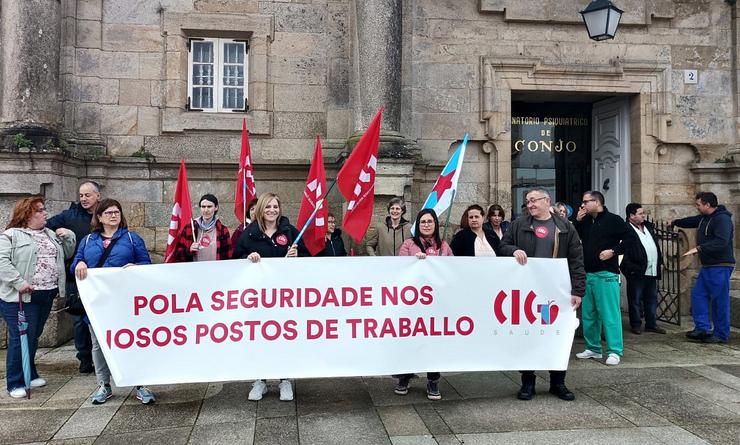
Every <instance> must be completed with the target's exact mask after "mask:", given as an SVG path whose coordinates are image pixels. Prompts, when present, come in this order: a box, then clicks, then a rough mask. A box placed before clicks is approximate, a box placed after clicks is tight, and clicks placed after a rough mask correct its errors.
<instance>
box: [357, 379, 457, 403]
mask: <svg viewBox="0 0 740 445" xmlns="http://www.w3.org/2000/svg"><path fill="white" fill-rule="evenodd" d="M365 383H366V384H367V388H368V392H369V393H370V397H372V399H373V403H374V404H375V406H389V405H409V404H412V403H413V404H416V403H433V402H432V401H430V400H429V399H427V389H426V384H427V379H426V375H425V374H421V375H420V376H419V378H414V379H412V380H411V382H410V384H409V393H408V394H407V395H405V396H399V395H398V394H396V393H394V392H393V388H394V387H395V385H396V379H395V378H392V377H365ZM439 392H440V393H441V394H442V400H459V399H460V395H459V394H458V393H457V391H455V389H454V388H453V387H452V386H451V385H450V384H449V383H447V381H446V379H445V376H444V375H443V376H442V380H440V382H439Z"/></svg>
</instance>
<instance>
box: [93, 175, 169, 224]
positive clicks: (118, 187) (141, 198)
mask: <svg viewBox="0 0 740 445" xmlns="http://www.w3.org/2000/svg"><path fill="white" fill-rule="evenodd" d="M105 186H106V195H109V196H113V195H115V196H125V197H126V201H131V202H144V203H147V204H148V203H161V202H162V183H161V182H159V181H146V180H131V179H110V180H109V181H108V183H107V184H106V185H105ZM171 210H172V208H171V206H170V209H169V210H167V212H166V213H167V215H168V218H169V214H170V213H171ZM147 213H148V212H147ZM147 218H148V215H147ZM168 221H169V219H168ZM146 225H147V226H150V225H154V224H149V223H147V224H146Z"/></svg>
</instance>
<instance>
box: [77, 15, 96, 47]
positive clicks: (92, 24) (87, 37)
mask: <svg viewBox="0 0 740 445" xmlns="http://www.w3.org/2000/svg"><path fill="white" fill-rule="evenodd" d="M75 33H76V41H77V47H78V48H100V36H101V32H100V22H99V21H95V20H78V21H77V26H76V29H75Z"/></svg>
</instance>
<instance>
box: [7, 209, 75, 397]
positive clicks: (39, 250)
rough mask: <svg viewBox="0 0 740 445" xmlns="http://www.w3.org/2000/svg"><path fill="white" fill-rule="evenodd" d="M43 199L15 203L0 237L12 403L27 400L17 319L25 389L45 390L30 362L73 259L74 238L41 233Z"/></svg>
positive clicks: (60, 231)
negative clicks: (24, 344) (26, 367)
mask: <svg viewBox="0 0 740 445" xmlns="http://www.w3.org/2000/svg"><path fill="white" fill-rule="evenodd" d="M46 218H47V213H46V207H45V205H44V198H43V197H41V196H32V197H30V198H24V199H21V200H20V201H18V202H17V203H16V205H15V209H14V210H13V216H12V217H11V220H10V223H9V224H8V227H7V230H5V232H3V233H2V234H1V235H0V312H2V316H3V319H4V320H5V323H6V324H7V327H8V350H7V352H6V355H5V381H6V387H7V390H8V393H9V394H10V396H11V397H14V398H22V397H26V395H27V392H26V389H27V387H26V382H25V381H24V378H23V364H22V356H21V340H20V331H19V329H18V313H19V311H21V310H22V311H23V312H24V313H25V316H26V322H27V323H28V328H27V330H26V333H27V336H28V337H27V338H28V353H29V356H30V365H31V381H30V384H29V386H28V389H30V388H38V387H40V386H44V385H46V380H44V379H43V378H41V377H39V374H38V371H37V370H36V362H35V360H34V358H35V355H36V350H37V349H38V345H39V337H41V333H42V332H43V330H44V324H46V320H47V318H49V313H50V312H51V306H52V304H53V303H54V298H55V297H56V296H57V295H59V296H61V297H64V292H65V284H66V274H65V270H64V260H65V258H69V257H71V256H72V255H73V254H74V251H75V234H74V233H73V232H72V231H71V230H69V229H61V228H60V229H57V230H56V232H55V231H52V230H50V229H48V228H46Z"/></svg>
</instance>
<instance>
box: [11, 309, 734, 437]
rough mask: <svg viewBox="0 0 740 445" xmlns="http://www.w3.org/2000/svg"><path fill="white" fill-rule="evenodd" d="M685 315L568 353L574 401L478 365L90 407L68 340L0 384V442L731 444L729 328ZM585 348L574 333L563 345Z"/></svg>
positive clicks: (191, 388)
mask: <svg viewBox="0 0 740 445" xmlns="http://www.w3.org/2000/svg"><path fill="white" fill-rule="evenodd" d="M684 324H685V326H684V327H683V328H678V327H669V326H666V327H667V328H668V329H669V333H668V335H658V334H651V333H645V334H642V335H639V336H637V335H634V334H632V333H630V332H629V330H627V331H626V332H625V347H626V349H625V357H624V359H623V361H622V364H620V365H619V366H617V367H607V366H606V365H604V364H602V363H600V362H597V361H593V360H588V361H582V360H578V359H576V358H572V360H571V364H570V370H569V372H568V378H567V383H568V386H569V387H570V388H571V389H572V390H573V391H574V392H575V394H576V397H577V399H576V401H575V402H563V401H560V400H558V399H556V398H555V397H554V396H551V395H550V394H549V393H548V392H547V388H548V385H547V383H546V382H545V381H544V379H546V378H547V373H540V375H541V377H542V379H538V382H539V384H538V389H539V391H540V392H539V393H538V395H537V396H536V397H535V399H534V400H532V401H529V402H522V401H519V400H516V398H515V394H516V391H517V389H518V387H519V384H518V382H519V374H518V373H517V372H479V373H448V374H445V375H443V381H442V382H441V391H442V396H443V399H442V400H441V401H438V402H431V401H429V400H427V399H426V394H425V392H424V379H415V380H413V385H412V390H411V391H410V393H409V395H407V396H405V397H401V396H396V395H395V394H393V391H392V388H393V385H394V379H391V378H390V377H356V378H342V379H306V380H298V381H297V382H296V385H295V388H296V400H295V401H294V402H280V401H279V400H278V398H277V391H276V390H277V384H276V383H277V382H272V381H271V382H270V393H269V394H268V395H267V396H266V397H265V398H264V399H263V400H262V401H260V402H258V403H256V402H249V401H248V400H247V394H248V392H249V389H250V386H251V385H250V383H249V382H229V383H210V384H207V383H204V384H190V385H171V386H157V387H153V389H154V391H155V393H156V395H157V403H156V404H155V405H152V406H142V405H141V404H140V403H139V402H138V401H137V400H136V398H135V396H134V395H133V394H132V391H131V388H114V394H115V395H114V397H113V398H112V399H110V400H109V401H108V403H106V404H105V405H102V406H93V405H91V404H90V401H89V396H90V395H91V394H92V393H93V391H94V390H95V389H96V385H95V379H94V377H93V376H82V375H80V374H78V373H77V362H76V360H75V359H74V350H73V346H72V345H71V344H69V345H65V346H63V347H60V348H57V349H53V350H48V349H47V350H42V351H40V354H42V355H41V357H40V358H39V359H38V363H39V368H40V372H41V374H42V376H44V377H46V378H47V380H48V381H49V384H48V385H47V386H46V387H44V388H40V389H38V390H35V391H34V392H33V397H32V399H31V400H25V399H23V400H15V399H11V398H10V397H9V396H8V395H7V394H6V393H4V392H3V394H2V395H0V443H2V444H9V443H50V444H92V443H95V444H119V443H120V444H127V445H130V444H134V443H146V444H150V443H159V444H180V443H182V444H185V443H214V444H217V443H239V444H255V445H267V444H275V445H291V444H327V445H346V444H349V445H375V444H393V445H434V444H440V445H451V444H466V445H478V444H494V443H501V444H529V443H532V444H538V443H547V444H565V443H588V444H609V445H614V444H635V443H650V444H656V443H664V444H672V445H676V444H681V445H683V444H700V443H715V444H740V340H739V339H738V338H736V337H737V333H736V332H734V333H733V340H732V341H731V344H730V345H729V346H724V345H701V344H696V343H690V342H687V341H685V340H684V337H683V332H684V331H686V330H687V329H690V321H689V320H685V323H684ZM686 325H688V326H686ZM582 349H583V342H582V340H578V339H577V340H576V344H575V345H574V347H573V351H572V352H573V353H575V352H578V351H580V350H582ZM0 359H2V363H3V364H4V362H5V360H4V357H0ZM3 371H4V367H3ZM3 378H4V375H3Z"/></svg>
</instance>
